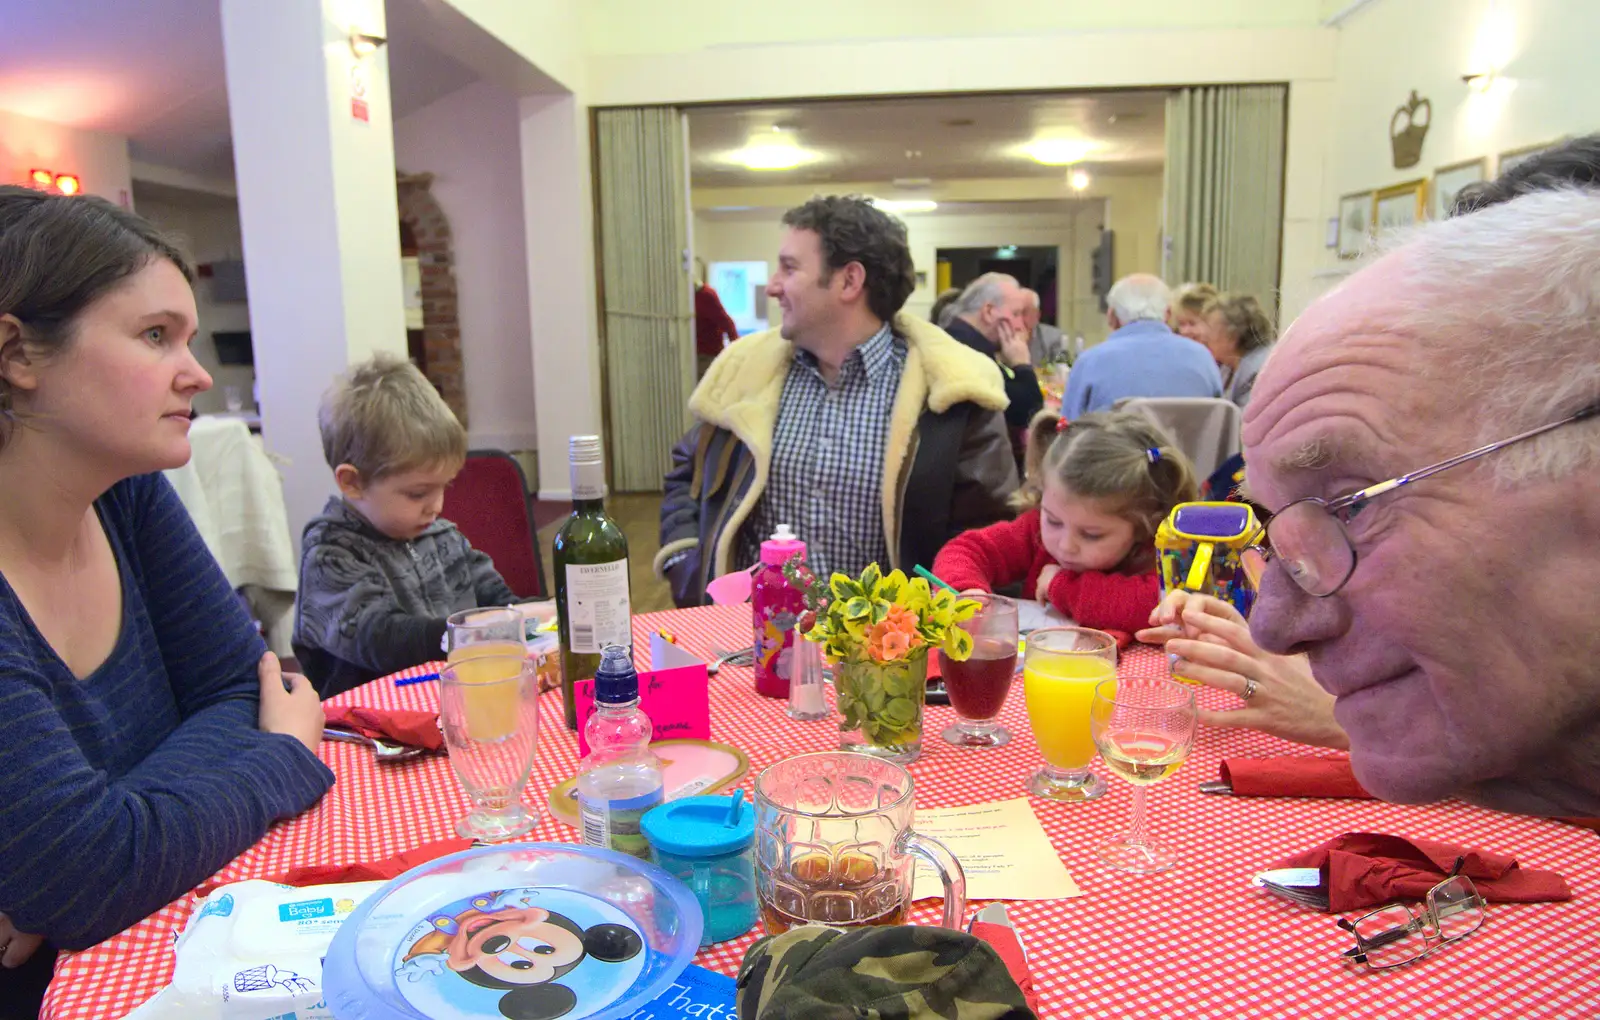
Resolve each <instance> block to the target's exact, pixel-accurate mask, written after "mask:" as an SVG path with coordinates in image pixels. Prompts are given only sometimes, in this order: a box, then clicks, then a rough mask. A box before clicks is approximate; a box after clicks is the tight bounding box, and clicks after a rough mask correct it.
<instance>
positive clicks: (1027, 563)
mask: <svg viewBox="0 0 1600 1020" xmlns="http://www.w3.org/2000/svg"><path fill="white" fill-rule="evenodd" d="M1053 565H1056V562H1055V560H1054V559H1053V558H1051V556H1050V554H1049V553H1048V552H1046V551H1045V548H1044V543H1043V541H1042V540H1041V539H1040V537H1039V511H1038V510H1029V511H1028V512H1027V513H1025V514H1023V515H1022V516H1021V517H1018V518H1017V519H1016V520H1014V521H1001V522H1000V523H999V524H991V525H990V526H989V527H987V528H978V529H976V530H973V531H968V532H965V533H963V534H960V535H957V536H956V537H955V538H953V539H951V540H950V542H949V543H948V544H947V545H946V546H945V547H944V548H943V549H941V550H939V555H938V557H936V558H935V559H934V561H933V572H934V573H935V574H938V575H939V577H941V578H942V579H944V580H945V581H947V582H949V583H950V584H951V585H953V586H954V587H955V588H956V589H958V590H966V589H968V588H979V589H982V590H983V591H994V590H995V589H996V588H1003V587H1005V586H1006V585H1009V584H1015V583H1017V582H1018V581H1021V582H1022V593H1023V597H1024V598H1030V599H1031V598H1033V597H1034V595H1035V593H1036V592H1037V591H1038V588H1039V574H1040V573H1041V572H1042V571H1043V570H1044V568H1045V567H1048V566H1053ZM1049 595H1050V603H1051V604H1052V605H1053V606H1055V607H1056V608H1057V609H1058V610H1060V611H1061V612H1063V613H1065V614H1066V615H1067V616H1069V617H1071V618H1072V620H1073V621H1074V622H1076V623H1077V624H1078V625H1080V626H1083V627H1093V628H1095V629H1096V630H1120V631H1126V632H1128V633H1130V634H1131V633H1133V632H1134V631H1136V630H1143V629H1144V628H1145V627H1148V626H1150V613H1151V612H1152V611H1153V610H1154V609H1155V608H1156V604H1157V603H1159V602H1160V601H1161V578H1160V577H1159V576H1158V575H1157V574H1156V573H1155V572H1154V571H1151V572H1150V573H1147V574H1107V573H1101V572H1099V571H1094V570H1086V571H1082V572H1078V571H1069V570H1062V571H1060V572H1059V573H1057V574H1056V576H1055V580H1053V581H1051V582H1050V592H1049Z"/></svg>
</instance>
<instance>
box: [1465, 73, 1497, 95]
mask: <svg viewBox="0 0 1600 1020" xmlns="http://www.w3.org/2000/svg"><path fill="white" fill-rule="evenodd" d="M1496 77H1498V75H1496V74H1495V72H1494V69H1493V68H1490V69H1489V70H1487V71H1479V72H1477V73H1475V74H1464V75H1462V76H1461V80H1462V81H1463V82H1464V83H1466V86H1467V88H1469V89H1471V90H1472V91H1474V92H1487V91H1489V88H1490V86H1492V85H1493V84H1494V80H1495V78H1496Z"/></svg>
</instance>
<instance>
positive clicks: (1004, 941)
mask: <svg viewBox="0 0 1600 1020" xmlns="http://www.w3.org/2000/svg"><path fill="white" fill-rule="evenodd" d="M968 930H969V931H970V932H971V933H972V934H973V935H976V936H977V937H978V938H980V939H983V941H985V942H987V943H989V946H990V947H991V948H992V949H993V950H994V951H995V952H996V953H998V954H999V956H1000V959H1001V961H1003V962H1004V963H1005V965H1006V971H1007V972H1008V973H1009V974H1010V975H1011V980H1013V981H1015V982H1016V983H1017V987H1018V988H1020V989H1022V997H1023V999H1025V1000H1027V1003H1028V1008H1029V1009H1031V1010H1033V1011H1034V1012H1035V1013H1037V1012H1039V993H1038V992H1036V991H1034V988H1033V975H1032V974H1030V973H1028V958H1027V956H1025V955H1024V954H1023V952H1022V942H1021V941H1020V940H1019V939H1018V937H1017V930H1016V929H1015V928H1012V927H1011V926H1009V925H1004V924H994V923H993V922H990V921H973V922H972V925H971V926H970V927H969V928H968Z"/></svg>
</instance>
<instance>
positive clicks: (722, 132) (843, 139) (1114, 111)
mask: <svg viewBox="0 0 1600 1020" xmlns="http://www.w3.org/2000/svg"><path fill="white" fill-rule="evenodd" d="M1165 104H1166V93H1165V92H1163V91H1160V90H1154V89H1151V90H1141V91H1135V92H1085V93H1073V94H1061V95H1006V96H998V95H996V96H949V97H923V98H914V99H882V100H845V101H819V102H810V103H796V104H792V105H759V106H744V107H732V106H725V107H708V108H700V109H694V110H691V111H690V112H689V145H690V150H691V165H692V174H693V181H694V186H695V187H749V186H753V185H766V184H827V183H833V182H840V181H879V180H892V179H894V178H901V177H928V178H932V179H934V180H951V179H959V178H983V177H1056V176H1059V175H1061V174H1062V173H1063V172H1064V170H1065V168H1063V167H1060V166H1046V165H1044V164H1041V163H1037V162H1035V161H1033V160H1032V159H1029V158H1028V157H1027V156H1025V155H1020V154H1018V153H1017V152H1016V151H1015V150H1016V148H1017V147H1018V146H1020V145H1022V144H1023V143H1025V142H1027V141H1028V140H1029V139H1031V138H1034V137H1037V136H1042V135H1059V136H1065V137H1074V138H1082V139H1087V140H1093V141H1094V142H1095V143H1097V148H1096V149H1095V151H1094V152H1093V154H1092V155H1090V156H1089V157H1088V158H1086V159H1085V161H1084V166H1085V167H1086V168H1087V169H1091V170H1093V169H1094V168H1095V167H1097V166H1109V165H1113V164H1114V165H1116V166H1117V167H1118V168H1119V169H1123V170H1143V169H1153V168H1156V167H1159V166H1160V165H1161V162H1162V154H1163V151H1164V148H1165V137H1164V130H1165V129H1164V119H1165V118H1164V112H1165ZM774 127H777V128H780V129H782V130H785V131H789V132H792V133H793V135H794V137H795V139H796V141H797V142H798V144H800V145H801V146H802V147H804V148H807V149H814V150H817V151H819V152H821V153H822V154H823V156H824V159H823V160H822V161H820V162H817V163H812V164H808V165H806V166H802V167H797V168H795V169H793V170H749V169H747V168H745V167H743V166H738V165H734V164H730V163H729V162H728V161H727V159H726V156H727V154H728V153H731V152H733V151H735V150H737V149H739V148H741V147H742V146H744V145H745V143H746V140H747V139H748V138H749V137H750V135H751V134H752V133H759V132H763V131H768V130H771V129H772V128H774Z"/></svg>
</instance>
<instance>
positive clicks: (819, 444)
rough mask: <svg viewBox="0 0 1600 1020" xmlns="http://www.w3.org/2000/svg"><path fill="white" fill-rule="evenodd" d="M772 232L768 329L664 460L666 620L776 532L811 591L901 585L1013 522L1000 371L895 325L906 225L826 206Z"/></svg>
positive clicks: (728, 354)
mask: <svg viewBox="0 0 1600 1020" xmlns="http://www.w3.org/2000/svg"><path fill="white" fill-rule="evenodd" d="M783 226H784V227H785V230H784V236H783V242H782V244H781V246H780V247H779V249H778V269H777V272H776V273H775V274H774V275H773V276H772V278H771V282H770V283H769V284H768V286H767V295H768V296H769V297H771V298H774V299H776V300H777V302H778V305H779V306H780V307H781V308H782V309H783V325H782V326H781V327H780V328H779V329H775V330H768V331H767V332H764V333H757V334H752V335H750V336H747V337H744V338H742V339H740V340H739V341H737V342H736V343H733V344H731V345H729V346H728V347H727V348H726V349H725V350H723V352H722V353H721V354H720V355H719V356H718V357H717V360H716V362H715V363H713V364H712V366H711V368H710V369H709V370H708V371H707V372H706V375H705V378H704V379H702V380H701V382H700V385H699V387H698V388H696V390H695V391H694V395H693V396H691V397H690V399H689V410H690V411H691V412H692V413H693V414H694V416H695V418H696V419H697V421H696V422H695V424H694V426H693V427H692V428H691V429H690V430H689V432H688V434H687V435H685V436H684V438H683V440H682V441H681V442H680V443H679V444H678V446H677V448H676V449H674V450H673V457H672V469H671V470H670V471H669V472H668V473H667V476H666V496H665V499H664V500H663V502H662V505H661V552H660V554H659V555H658V556H657V557H656V570H657V572H658V573H660V574H663V575H665V576H666V577H667V579H668V580H669V581H670V582H671V583H672V591H673V598H674V599H675V601H676V602H677V604H678V605H680V606H690V605H699V604H701V603H703V602H705V601H706V597H705V586H706V582H707V581H709V580H711V579H712V578H715V577H719V576H721V575H722V574H725V573H728V572H729V571H733V570H741V569H744V568H746V567H749V566H750V565H751V564H752V563H754V562H755V561H756V559H757V558H758V556H759V550H760V546H761V542H762V540H764V539H766V538H769V537H771V535H772V533H773V531H774V530H776V528H777V526H778V525H779V524H788V525H791V526H792V527H793V528H794V530H795V532H796V534H798V535H799V536H800V538H801V539H802V540H804V541H805V542H806V544H807V547H808V560H809V564H810V566H811V568H812V570H814V571H816V572H817V573H818V574H819V575H821V576H823V577H827V576H828V575H829V574H830V573H832V572H834V571H840V572H843V573H846V574H851V575H855V574H859V573H860V572H861V570H862V569H863V568H864V567H866V566H867V564H869V563H877V564H879V565H880V566H882V567H883V568H884V569H885V570H888V569H891V568H892V567H898V568H900V569H902V570H906V571H910V569H911V568H912V567H914V566H916V565H917V564H919V563H921V564H929V563H932V562H933V556H934V554H935V553H937V552H938V551H939V548H940V547H941V546H943V545H944V543H945V542H946V541H948V540H949V539H950V538H952V537H953V536H955V535H957V534H959V533H961V532H962V531H965V530H966V529H968V528H978V527H982V526H984V525H986V524H990V523H993V522H994V521H998V520H1002V519H1005V518H1008V517H1010V516H1011V513H1010V511H1009V510H1008V508H1007V505H1006V497H1008V496H1009V495H1010V494H1011V492H1012V490H1014V489H1015V488H1016V487H1017V474H1016V464H1015V461H1014V460H1013V458H1012V454H1011V445H1010V440H1009V438H1008V436H1007V433H1006V429H1005V419H1004V417H1003V412H1004V411H1005V408H1006V404H1007V401H1006V391H1005V386H1004V384H1003V382H1002V381H1001V377H1000V370H999V368H998V367H997V366H996V365H995V362H994V360H993V359H992V358H987V357H984V356H983V355H982V354H979V353H978V352H977V351H974V350H972V349H971V348H968V347H965V346H963V345H962V344H960V343H957V342H956V341H955V340H953V339H951V338H950V337H949V336H948V335H947V334H945V333H944V332H943V331H942V330H940V329H938V328H936V327H934V326H932V325H930V324H929V323H927V322H925V321H923V320H921V319H918V318H916V317H914V316H911V315H907V314H905V313H903V312H902V311H901V310H900V309H901V307H902V306H903V305H904V304H905V301H906V298H907V297H909V296H910V295H911V292H912V290H913V289H914V288H915V286H916V282H915V276H914V273H913V271H912V264H911V250H910V248H909V246H908V245H907V243H906V228H905V225H904V224H902V223H901V222H900V221H899V220H896V219H894V218H893V217H891V216H889V215H888V214H887V213H885V212H883V211H882V210H880V209H877V208H875V207H874V206H873V205H872V203H871V202H870V201H869V200H867V199H864V198H859V197H855V196H849V197H841V196H829V197H825V198H823V197H818V198H814V199H812V200H811V201H809V202H807V203H806V204H805V205H802V206H799V207H797V208H795V209H791V210H789V212H788V213H786V214H785V215H784V217H783Z"/></svg>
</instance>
